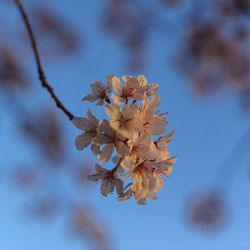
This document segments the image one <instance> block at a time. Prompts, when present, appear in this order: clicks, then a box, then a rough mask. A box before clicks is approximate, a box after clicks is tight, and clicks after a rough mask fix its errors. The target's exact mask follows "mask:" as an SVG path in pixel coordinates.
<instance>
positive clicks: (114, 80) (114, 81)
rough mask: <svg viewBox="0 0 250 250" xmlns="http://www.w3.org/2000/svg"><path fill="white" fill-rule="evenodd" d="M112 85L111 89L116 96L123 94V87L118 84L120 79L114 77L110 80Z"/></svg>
mask: <svg viewBox="0 0 250 250" xmlns="http://www.w3.org/2000/svg"><path fill="white" fill-rule="evenodd" d="M112 85H113V88H114V91H115V92H116V93H117V94H118V95H122V93H123V87H122V85H121V83H120V79H119V78H117V77H116V76H114V77H113V78H112Z"/></svg>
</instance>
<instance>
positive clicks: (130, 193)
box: [117, 189, 133, 201]
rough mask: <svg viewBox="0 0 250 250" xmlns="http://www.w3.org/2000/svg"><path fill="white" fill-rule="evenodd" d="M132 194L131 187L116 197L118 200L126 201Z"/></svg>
mask: <svg viewBox="0 0 250 250" xmlns="http://www.w3.org/2000/svg"><path fill="white" fill-rule="evenodd" d="M132 195H133V191H132V190H131V189H129V190H128V191H127V192H126V193H124V194H122V195H120V196H119V197H117V200H118V201H126V200H129V199H130V198H131V197H132Z"/></svg>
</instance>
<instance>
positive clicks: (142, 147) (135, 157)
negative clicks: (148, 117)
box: [121, 134, 155, 169]
mask: <svg viewBox="0 0 250 250" xmlns="http://www.w3.org/2000/svg"><path fill="white" fill-rule="evenodd" d="M152 144H153V145H154V140H153V138H152V136H151V135H150V134H141V135H140V136H139V137H138V138H137V139H136V141H135V142H133V141H130V140H129V141H128V145H129V146H130V148H131V152H130V154H129V155H128V156H126V157H125V158H124V160H123V161H122V162H121V166H122V168H124V169H131V168H132V167H133V166H134V164H136V163H138V162H140V161H142V160H154V159H155V153H154V151H153V150H152V149H151V147H150V146H151V145H152Z"/></svg>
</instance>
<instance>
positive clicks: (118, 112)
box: [72, 75, 177, 205]
mask: <svg viewBox="0 0 250 250" xmlns="http://www.w3.org/2000/svg"><path fill="white" fill-rule="evenodd" d="M122 79H123V80H124V85H122V84H121V83H120V80H119V79H118V78H117V77H115V76H113V75H108V76H107V77H106V82H107V86H106V85H104V84H102V83H101V82H99V81H97V82H95V83H94V84H92V85H91V88H92V92H93V94H90V95H88V96H86V97H85V98H84V100H89V101H91V102H94V101H96V100H99V102H98V103H97V105H102V104H103V103H104V101H106V102H107V103H108V104H106V105H105V111H106V114H107V115H108V116H109V118H110V119H109V120H108V119H103V120H101V121H100V123H99V120H98V119H97V118H96V117H95V116H94V115H93V114H92V111H91V109H89V110H88V113H87V114H88V118H79V117H77V118H74V119H73V121H72V122H73V124H74V125H75V126H76V127H77V128H79V129H81V130H83V131H84V132H83V133H82V134H81V135H79V136H77V138H76V140H75V144H76V147H77V149H79V150H81V149H83V148H85V147H87V146H88V145H90V144H91V151H92V152H93V154H95V155H98V159H99V161H100V162H101V163H107V162H108V161H109V160H110V159H111V157H112V156H113V154H114V153H116V156H114V157H113V163H114V164H115V167H113V168H112V169H110V170H108V169H105V168H103V167H101V166H100V165H98V164H96V166H95V168H96V173H95V174H93V175H90V176H89V177H88V179H89V180H92V181H101V183H102V184H101V193H102V194H103V195H104V196H108V194H110V193H112V192H113V191H114V189H115V188H116V192H117V194H118V198H117V199H118V200H119V201H125V200H128V199H130V198H131V197H133V198H134V199H135V201H136V202H137V203H138V204H140V205H145V204H146V203H147V200H148V198H151V199H154V200H156V199H157V198H158V196H157V192H158V191H159V190H161V189H162V187H163V185H164V177H168V176H169V175H170V174H171V173H172V167H173V165H174V164H175V162H176V159H177V157H171V156H170V153H169V151H168V148H167V146H168V144H169V143H170V142H171V137H172V136H173V134H174V130H172V131H171V132H170V133H168V134H166V135H162V134H163V133H165V132H166V130H167V118H166V117H165V116H164V115H165V114H166V113H159V111H158V110H157V109H158V108H159V106H160V104H161V98H160V96H159V95H157V94H156V92H157V90H158V89H159V85H157V84H155V83H153V84H148V81H147V79H146V77H145V76H143V75H139V76H138V77H134V76H129V75H125V76H123V77H122ZM112 87H113V90H114V91H115V92H116V93H113V94H112V95H111V99H113V101H114V103H111V100H109V97H108V94H109V93H110V92H111V88H112ZM130 100H131V101H132V102H131V103H129V101H130ZM136 101H139V102H138V103H135V102H136ZM155 136H159V137H158V138H155ZM124 171H127V172H126V173H125V174H123V172H124ZM121 178H125V179H128V178H131V179H132V182H130V183H129V184H127V185H126V186H125V187H124V188H123V184H124V181H123V180H122V179H121Z"/></svg>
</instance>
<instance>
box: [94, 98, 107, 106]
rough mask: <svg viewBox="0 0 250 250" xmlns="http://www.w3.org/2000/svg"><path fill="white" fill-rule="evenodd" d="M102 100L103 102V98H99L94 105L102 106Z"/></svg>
mask: <svg viewBox="0 0 250 250" xmlns="http://www.w3.org/2000/svg"><path fill="white" fill-rule="evenodd" d="M104 102H105V99H100V101H99V102H97V103H96V106H102V105H103V104H104Z"/></svg>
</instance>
